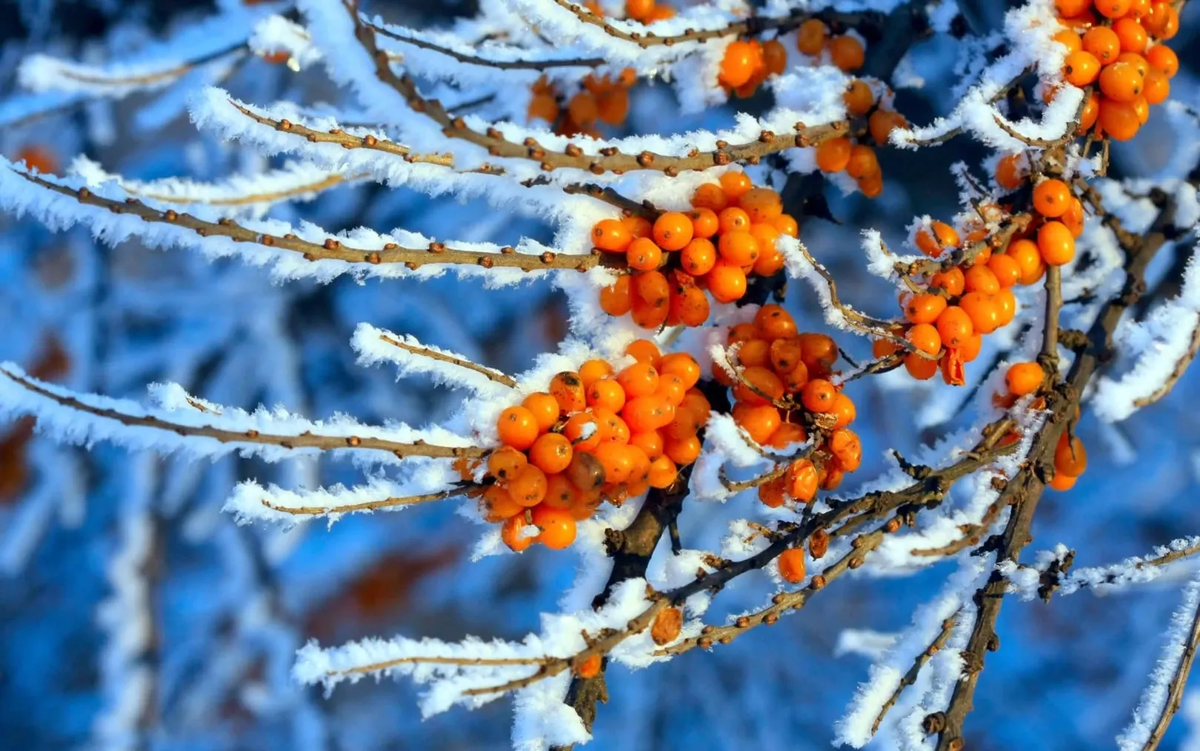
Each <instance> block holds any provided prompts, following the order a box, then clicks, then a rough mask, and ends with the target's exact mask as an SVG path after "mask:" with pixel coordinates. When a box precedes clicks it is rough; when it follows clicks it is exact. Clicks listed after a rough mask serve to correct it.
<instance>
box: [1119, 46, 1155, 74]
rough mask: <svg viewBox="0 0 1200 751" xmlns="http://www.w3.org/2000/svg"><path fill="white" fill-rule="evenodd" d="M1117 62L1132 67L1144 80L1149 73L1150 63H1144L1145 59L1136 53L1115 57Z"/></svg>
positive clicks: (1126, 53)
mask: <svg viewBox="0 0 1200 751" xmlns="http://www.w3.org/2000/svg"><path fill="white" fill-rule="evenodd" d="M1117 62H1118V63H1128V64H1129V65H1132V66H1133V67H1134V70H1136V71H1137V73H1138V75H1139V76H1141V77H1142V78H1145V77H1146V74H1147V73H1149V72H1150V63H1148V62H1146V58H1144V57H1142V56H1141V55H1139V54H1138V53H1136V52H1122V53H1121V54H1120V55H1119V56H1118V57H1117Z"/></svg>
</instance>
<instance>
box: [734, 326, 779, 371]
mask: <svg viewBox="0 0 1200 751" xmlns="http://www.w3.org/2000/svg"><path fill="white" fill-rule="evenodd" d="M755 333H757V332H755ZM737 360H738V362H739V363H740V364H741V365H742V366H744V367H747V368H753V367H765V366H766V365H767V364H768V363H769V362H771V343H770V342H768V341H767V340H766V339H751V340H750V341H748V342H742V346H741V347H740V348H739V349H738V353H737Z"/></svg>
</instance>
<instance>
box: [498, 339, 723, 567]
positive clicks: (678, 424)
mask: <svg viewBox="0 0 1200 751" xmlns="http://www.w3.org/2000/svg"><path fill="white" fill-rule="evenodd" d="M626 354H629V355H631V356H633V357H634V358H635V359H636V360H637V362H636V363H634V364H633V365H630V366H629V367H627V368H625V369H624V370H622V371H620V372H619V373H615V372H614V371H613V367H612V365H611V364H609V363H608V362H607V361H606V360H588V361H587V362H585V363H583V364H582V365H581V366H580V367H579V370H578V371H577V372H572V371H568V372H563V373H559V374H558V375H556V376H554V378H553V379H551V381H550V388H549V390H548V391H546V392H536V393H533V394H530V395H529V396H527V397H526V398H525V400H524V401H523V402H522V403H521V404H519V405H514V406H511V407H509V408H507V409H505V410H504V411H503V412H501V413H500V417H499V419H498V421H497V424H496V428H497V432H498V434H499V438H500V443H501V446H500V447H499V448H497V449H496V450H495V451H492V452H491V453H490V454H489V455H488V457H487V475H488V477H489V478H490V479H491V481H492V482H491V484H489V485H487V487H486V488H484V489H483V491H482V502H481V511H482V513H483V516H484V518H486V519H487V520H488V521H492V522H501V523H503V525H504V526H503V528H502V529H501V538H502V539H503V540H504V542H505V544H507V545H508V546H509V547H510V548H512V549H513V550H515V551H518V552H520V551H522V550H524V549H526V548H527V547H529V545H530V544H532V543H533V542H535V541H536V542H540V543H542V544H543V545H545V546H546V547H548V548H552V549H555V550H558V549H562V548H565V547H567V546H569V545H570V544H571V543H572V542H573V541H574V540H575V523H576V521H578V520H581V519H587V518H588V517H590V516H591V515H592V514H593V513H594V512H595V511H596V509H597V508H598V507H599V506H600V504H601V503H603V502H605V501H608V502H610V503H614V504H620V503H622V502H624V500H625V499H626V498H628V497H630V496H635V495H640V494H642V493H645V492H646V491H647V490H649V489H650V488H666V487H669V486H670V485H671V484H672V483H674V482H675V479H676V476H677V475H678V472H679V468H680V467H682V466H686V465H688V464H691V463H692V462H694V461H696V457H698V456H699V455H700V439H699V438H698V437H697V435H696V433H697V431H699V430H700V429H701V428H702V427H704V425H705V424H706V423H707V422H708V416H709V412H710V406H709V403H708V400H707V399H706V398H705V397H704V394H702V393H701V392H700V391H699V390H698V389H697V388H696V384H697V383H698V382H699V380H700V366H699V364H698V363H697V362H696V360H695V359H693V358H692V356H691V355H688V354H685V353H677V354H670V355H666V356H663V355H662V354H661V353H660V352H659V351H658V347H657V346H655V344H654V343H653V342H651V341H648V340H645V339H642V340H638V341H636V342H634V343H633V344H631V345H629V347H628V349H627V350H626ZM528 524H533V525H534V526H536V527H538V528H539V530H540V531H539V533H538V535H537V536H536V537H524V536H522V535H521V531H522V530H523V529H524V528H525V526H526V525H528Z"/></svg>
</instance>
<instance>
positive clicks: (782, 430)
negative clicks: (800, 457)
mask: <svg viewBox="0 0 1200 751" xmlns="http://www.w3.org/2000/svg"><path fill="white" fill-rule="evenodd" d="M807 440H808V432H807V431H806V430H805V429H804V426H803V425H797V424H796V423H794V422H785V423H784V424H782V425H780V426H779V430H776V431H775V435H773V436H771V440H770V441H767V445H768V446H770V447H771V448H776V449H785V448H787V447H789V446H794V445H797V444H801V443H804V442H805V441H807Z"/></svg>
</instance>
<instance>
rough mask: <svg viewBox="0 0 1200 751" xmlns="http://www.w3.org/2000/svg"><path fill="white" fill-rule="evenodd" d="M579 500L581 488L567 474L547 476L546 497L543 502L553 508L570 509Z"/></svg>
mask: <svg viewBox="0 0 1200 751" xmlns="http://www.w3.org/2000/svg"><path fill="white" fill-rule="evenodd" d="M578 502H579V488H577V487H575V486H574V485H573V484H572V483H571V481H570V480H569V479H567V476H566V475H565V474H556V475H547V476H546V497H545V498H543V499H542V503H543V504H544V505H546V506H551V507H553V508H561V509H569V508H571V507H572V506H574V505H575V504H576V503H578Z"/></svg>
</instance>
